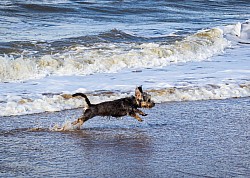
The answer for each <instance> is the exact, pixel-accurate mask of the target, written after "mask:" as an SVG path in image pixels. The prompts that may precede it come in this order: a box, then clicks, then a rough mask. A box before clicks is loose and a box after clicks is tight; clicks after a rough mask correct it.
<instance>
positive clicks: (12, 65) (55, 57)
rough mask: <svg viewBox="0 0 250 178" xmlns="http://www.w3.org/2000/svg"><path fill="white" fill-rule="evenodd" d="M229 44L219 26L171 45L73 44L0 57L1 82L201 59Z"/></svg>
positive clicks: (216, 52) (214, 53)
mask: <svg viewBox="0 0 250 178" xmlns="http://www.w3.org/2000/svg"><path fill="white" fill-rule="evenodd" d="M229 45H230V43H229V41H227V40H226V39H225V38H224V37H223V31H222V30H221V29H219V28H213V29H209V30H203V31H200V32H197V33H195V34H193V35H190V36H187V37H186V38H185V39H183V40H181V41H176V42H175V43H173V44H164V43H142V44H138V43H95V44H93V45H91V46H86V45H73V46H70V47H67V48H66V49H64V50H62V51H60V52H58V53H56V54H50V55H43V56H40V57H26V56H20V57H17V58H14V57H13V56H11V55H5V56H1V57H0V81H1V82H12V81H17V80H28V79H34V78H43V77H46V76H48V75H60V76H61V75H89V74H94V73H103V72H117V71H119V70H122V69H126V68H148V67H160V66H167V65H171V64H176V63H180V62H190V61H202V60H206V59H208V58H209V57H211V56H213V55H218V54H221V53H223V50H224V49H225V48H226V47H228V46H229Z"/></svg>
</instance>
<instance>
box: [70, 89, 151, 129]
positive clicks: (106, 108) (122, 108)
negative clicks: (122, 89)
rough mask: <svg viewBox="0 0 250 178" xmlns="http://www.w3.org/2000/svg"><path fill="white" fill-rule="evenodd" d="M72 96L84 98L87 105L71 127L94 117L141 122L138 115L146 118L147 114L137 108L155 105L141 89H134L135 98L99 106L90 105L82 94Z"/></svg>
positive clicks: (122, 99)
mask: <svg viewBox="0 0 250 178" xmlns="http://www.w3.org/2000/svg"><path fill="white" fill-rule="evenodd" d="M72 96H73V97H76V96H81V97H83V98H85V100H86V103H87V105H88V107H87V109H86V110H85V111H84V114H83V115H82V116H81V117H80V118H78V119H77V120H76V121H74V122H73V123H72V124H73V125H76V124H80V126H81V125H82V124H83V123H84V122H85V121H87V120H89V119H91V118H93V117H95V116H112V117H122V116H126V115H128V116H131V117H134V118H135V119H137V120H138V121H140V122H142V121H143V120H142V119H141V118H140V116H139V115H138V114H140V115H142V116H146V115H147V114H145V113H144V112H142V111H141V110H139V109H138V108H142V107H143V108H152V107H154V105H155V103H154V102H153V101H151V96H150V95H149V94H147V93H145V92H143V91H142V87H137V88H136V90H135V96H131V97H126V98H121V99H117V100H114V101H106V102H102V103H99V104H91V103H90V101H89V99H88V97H87V96H86V95H85V94H83V93H76V94H73V95H72ZM137 113H138V114H137Z"/></svg>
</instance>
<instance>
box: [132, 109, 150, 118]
mask: <svg viewBox="0 0 250 178" xmlns="http://www.w3.org/2000/svg"><path fill="white" fill-rule="evenodd" d="M134 110H135V113H138V114H140V115H142V116H147V115H148V114H146V113H144V112H143V111H141V110H140V109H134Z"/></svg>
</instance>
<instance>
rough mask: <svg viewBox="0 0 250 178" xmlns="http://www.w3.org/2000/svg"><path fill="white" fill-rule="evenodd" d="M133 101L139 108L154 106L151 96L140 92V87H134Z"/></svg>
mask: <svg viewBox="0 0 250 178" xmlns="http://www.w3.org/2000/svg"><path fill="white" fill-rule="evenodd" d="M135 99H136V103H137V105H138V107H140V108H152V107H154V106H155V103H154V102H153V101H152V100H151V95H150V94H148V93H146V92H143V91H142V86H139V87H136V89H135Z"/></svg>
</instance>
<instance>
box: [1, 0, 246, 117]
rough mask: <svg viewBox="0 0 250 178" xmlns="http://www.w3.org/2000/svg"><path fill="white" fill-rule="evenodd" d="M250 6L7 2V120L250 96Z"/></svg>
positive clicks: (227, 2) (225, 1)
mask: <svg viewBox="0 0 250 178" xmlns="http://www.w3.org/2000/svg"><path fill="white" fill-rule="evenodd" d="M249 19H250V5H249V2H248V1H247V0H245V1H232V0H220V1H199V0H198V1H150V0H149V1H133V0H128V1H127V0H126V1H109V0H104V1H94V0H93V1H92V0H89V1H77V0H50V1H47V0H42V1H41V0H39V1H38V0H32V1H21V0H14V1H9V0H3V1H1V2H0V110H1V112H0V115H1V116H10V115H25V114H32V113H42V112H46V111H61V110H65V109H72V108H77V107H80V106H83V105H84V103H83V102H82V101H79V100H77V99H65V98H63V97H62V96H61V95H62V94H72V93H75V92H84V93H87V94H89V97H90V100H91V101H92V102H93V103H96V102H100V101H104V100H112V99H115V98H120V97H124V96H129V95H132V94H133V91H134V89H135V87H136V86H139V85H143V88H144V90H146V91H148V92H150V94H151V95H152V97H153V99H154V100H155V102H156V103H162V102H167V101H190V100H210V99H226V98H233V97H248V96H250V83H249V80H250V77H249V76H250V75H249V74H250V70H249V69H250V62H249V57H250V53H249V48H250V46H249V43H250V22H249Z"/></svg>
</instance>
